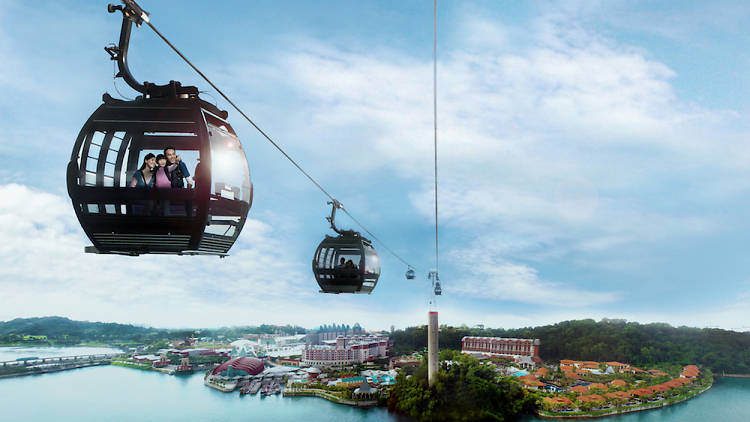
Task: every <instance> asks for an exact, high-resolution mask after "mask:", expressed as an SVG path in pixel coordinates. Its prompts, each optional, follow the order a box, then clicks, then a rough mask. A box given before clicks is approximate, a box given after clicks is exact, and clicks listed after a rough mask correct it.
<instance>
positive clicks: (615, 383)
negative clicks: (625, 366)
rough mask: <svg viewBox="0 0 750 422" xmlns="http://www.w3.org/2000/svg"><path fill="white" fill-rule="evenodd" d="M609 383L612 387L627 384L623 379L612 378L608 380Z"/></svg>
mask: <svg viewBox="0 0 750 422" xmlns="http://www.w3.org/2000/svg"><path fill="white" fill-rule="evenodd" d="M609 385H611V386H613V387H625V386H626V385H628V383H627V382H625V380H614V381H612V382H610V383H609Z"/></svg>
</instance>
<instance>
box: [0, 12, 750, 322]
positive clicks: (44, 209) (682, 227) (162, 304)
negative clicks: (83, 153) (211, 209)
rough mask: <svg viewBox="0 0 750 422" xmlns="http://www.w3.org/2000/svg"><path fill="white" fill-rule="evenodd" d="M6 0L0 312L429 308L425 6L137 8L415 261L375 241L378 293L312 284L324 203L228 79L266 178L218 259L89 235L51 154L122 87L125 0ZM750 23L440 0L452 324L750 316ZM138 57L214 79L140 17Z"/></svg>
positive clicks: (239, 317)
mask: <svg viewBox="0 0 750 422" xmlns="http://www.w3.org/2000/svg"><path fill="white" fill-rule="evenodd" d="M0 4H1V5H2V7H0V60H1V62H2V63H3V66H2V68H0V88H2V92H3V97H4V98H3V101H0V127H2V128H3V130H2V132H0V158H2V166H0V167H1V168H0V198H2V199H0V217H2V218H1V220H0V221H2V224H0V293H2V294H0V320H7V319H11V318H14V317H18V316H40V315H53V314H54V315H64V316H69V317H71V318H75V319H87V320H104V321H119V322H133V323H140V324H146V325H153V326H167V327H179V326H200V327H206V326H217V325H235V324H259V323H263V322H269V323H292V324H299V325H302V326H306V327H313V326H316V325H319V324H323V323H331V322H346V323H354V322H360V323H361V324H362V325H363V326H365V327H366V328H373V329H376V328H388V327H389V326H390V325H395V326H396V327H405V326H408V325H414V324H418V323H422V322H423V321H424V319H425V312H426V311H427V298H428V292H429V288H428V285H427V282H426V281H425V276H426V272H427V270H429V269H430V268H432V267H433V266H434V263H433V258H432V257H433V253H434V252H433V249H432V247H433V238H432V233H433V227H432V221H433V220H432V219H433V216H432V202H431V200H432V194H433V191H432V155H431V154H432V3H431V2H424V1H422V2H417V1H410V2H395V1H394V2H344V1H339V2H335V1H330V2H291V1H290V2H265V1H263V2H220V3H219V4H212V5H208V4H207V3H205V2H188V1H186V2H179V3H177V2H155V1H152V2H144V3H143V4H142V6H143V7H144V8H145V9H146V10H148V11H149V12H150V13H151V17H152V22H153V23H154V24H155V25H156V27H157V28H159V30H160V31H161V32H162V33H164V34H165V35H166V36H167V37H168V38H170V39H171V40H172V41H173V42H174V43H175V44H176V45H177V46H178V47H179V48H181V49H182V50H183V52H185V53H186V54H187V55H188V56H189V57H190V58H191V59H192V60H193V61H194V63H196V64H197V65H198V67H200V68H201V69H202V70H203V71H204V72H205V73H206V74H207V75H209V76H210V77H211V78H213V79H214V81H215V82H216V83H217V84H218V85H219V86H220V87H221V88H222V89H223V90H224V91H225V92H226V93H228V94H229V96H230V97H231V98H233V99H234V100H235V101H236V102H237V103H238V104H239V105H240V106H241V107H242V108H243V109H244V110H245V111H246V112H247V113H248V114H249V115H250V116H251V117H252V118H253V119H254V120H255V121H256V122H257V123H258V124H259V125H260V126H261V127H262V128H263V129H264V130H266V131H267V132H268V133H269V134H270V135H271V136H272V137H273V138H274V139H275V140H277V141H278V142H279V143H280V144H281V145H283V146H284V147H285V148H286V150H287V151H288V152H289V153H290V154H291V155H292V156H293V157H295V159H297V160H298V161H299V162H300V163H301V164H302V166H303V167H305V168H306V169H307V170H308V171H310V172H311V173H312V174H313V175H314V177H316V178H317V179H318V180H319V181H321V183H322V184H323V185H324V186H325V187H326V189H328V190H329V191H330V192H332V193H333V194H334V196H335V197H337V198H338V199H339V200H340V201H341V202H342V203H344V205H345V206H346V207H347V208H348V209H349V210H350V211H351V212H352V213H353V214H354V215H355V216H356V217H357V218H358V219H359V220H361V221H362V222H363V223H365V225H366V226H367V227H368V228H369V229H370V230H372V231H373V232H375V234H376V235H377V236H378V237H379V238H381V239H382V240H383V241H385V242H386V244H387V245H388V246H389V247H390V248H392V249H394V250H395V251H397V253H399V254H401V255H403V256H404V257H405V258H406V259H407V260H409V261H410V262H412V263H413V264H414V266H415V267H416V268H417V270H418V276H417V279H416V280H414V281H410V282H407V281H406V280H405V279H404V278H403V274H404V271H405V270H406V268H405V267H404V266H403V265H402V264H401V263H400V262H399V261H398V260H396V259H395V258H393V257H392V256H390V255H389V254H388V253H387V252H386V251H385V249H383V248H382V247H380V248H378V251H379V253H380V256H381V259H382V267H383V274H382V276H381V279H380V282H379V283H378V287H377V288H376V290H375V291H374V292H373V294H371V295H369V296H367V295H363V296H342V295H338V296H334V295H332V296H328V295H322V294H318V293H317V290H318V287H317V284H316V283H315V281H314V280H313V278H312V273H311V271H310V261H311V259H312V254H313V252H314V249H315V247H316V246H317V243H318V242H319V241H320V239H322V237H323V236H324V235H325V234H326V233H327V232H328V229H327V223H326V221H325V219H324V217H325V216H326V215H327V213H328V212H329V209H328V206H327V205H326V198H325V197H324V196H323V195H322V194H321V193H320V192H319V191H317V190H316V189H315V187H314V186H313V185H312V184H310V183H309V182H308V181H306V180H305V179H304V177H303V176H301V175H300V174H299V173H298V172H297V171H296V169H294V168H293V167H292V166H291V164H289V163H288V162H286V161H284V159H283V157H282V156H281V155H280V154H279V153H278V152H277V151H276V150H275V149H273V147H272V146H271V145H270V144H268V143H267V142H266V141H265V140H264V139H263V138H262V137H261V136H260V135H259V134H258V133H257V132H255V131H254V129H252V128H251V127H250V126H249V125H248V124H246V123H244V122H243V121H242V120H240V116H239V115H238V113H236V112H234V110H231V109H229V105H228V104H226V103H224V102H222V101H218V100H216V101H217V102H218V104H219V106H220V107H222V108H225V109H228V110H229V112H230V121H231V122H232V123H233V125H234V127H235V129H236V130H237V132H238V134H239V135H240V138H241V139H242V141H243V144H244V147H245V151H246V154H247V158H248V161H249V163H250V169H251V174H252V178H253V183H254V187H255V202H254V204H253V208H252V210H251V214H250V216H251V220H250V221H249V222H248V225H247V226H246V227H245V229H244V230H243V233H242V235H241V238H240V240H239V241H238V243H237V244H236V245H235V247H234V248H233V249H232V251H231V252H232V256H231V257H229V258H226V259H223V260H219V259H216V258H209V257H200V258H197V257H139V258H135V259H132V258H125V257H112V256H92V255H86V254H83V252H82V250H83V247H84V246H85V245H87V244H88V243H87V239H86V238H85V236H84V235H83V232H82V231H81V229H80V227H78V224H77V221H76V219H75V216H74V213H73V210H72V207H71V205H70V201H69V199H68V198H67V194H66V189H65V185H64V177H63V175H64V170H65V166H66V164H67V161H68V157H69V155H70V151H71V149H72V145H73V141H74V140H75V137H76V135H77V133H78V131H79V130H80V127H81V126H82V124H83V122H84V121H85V120H86V119H87V118H88V116H89V115H90V113H91V112H92V111H93V110H94V109H95V108H96V107H98V105H99V104H100V101H101V95H102V93H104V92H109V93H111V94H113V95H115V96H117V91H116V90H115V88H114V86H113V78H112V71H113V68H112V62H110V61H109V59H108V56H107V55H106V53H105V52H104V51H103V48H102V47H104V46H105V45H107V44H108V43H111V42H116V40H117V38H118V35H119V26H120V16H119V15H110V14H107V13H106V2H101V3H99V2H90V1H86V2H84V1H78V2H68V3H66V6H65V7H64V8H63V7H61V6H60V4H59V3H54V2H49V3H35V4H34V5H33V6H32V5H28V4H27V3H26V2H18V1H7V0H5V1H2V2H0ZM748 24H750V6H746V5H744V4H743V3H741V2H714V3H711V4H707V3H705V2H679V3H678V2H645V1H644V2H620V1H608V2H591V1H585V2H510V1H504V2H494V1H488V2H440V4H439V21H438V25H439V41H438V42H439V44H438V91H439V97H438V126H439V134H438V137H439V142H440V145H439V152H440V198H441V202H440V210H441V214H440V218H441V227H440V230H441V236H440V242H441V265H440V269H441V271H440V276H441V281H442V283H443V290H444V296H443V297H442V298H441V299H440V301H439V310H440V312H441V322H445V323H449V324H467V325H474V324H480V323H481V324H485V325H487V326H493V327H519V326H529V325H539V324H546V323H553V322H557V321H560V320H564V319H571V318H595V319H599V318H603V317H608V318H626V319H629V320H635V321H641V322H651V321H664V322H669V323H671V324H674V325H683V324H684V325H691V326H698V327H704V326H717V327H722V328H730V329H738V330H748V329H750V306H748V300H749V299H750V279H749V278H748V276H747V274H748V273H749V270H750V264H749V263H748V260H747V258H746V257H747V253H748V250H749V248H748V247H747V239H748V234H750V224H748V222H747V217H746V216H747V214H748V213H747V210H748V208H749V207H750V201H748V199H747V197H748V193H749V192H750V177H748V176H750V171H749V168H748V164H750V146H748V144H747V139H748V134H749V133H750V127H749V126H748V123H747V115H748V112H749V111H750V110H749V108H748V104H749V102H748V100H747V98H749V95H748V94H750V76H748V72H747V71H746V69H748V68H749V67H750V66H749V65H750V60H749V59H750V55H749V54H748V53H747V51H748V49H747V46H748V45H750V35H749V34H748V32H747V31H746V29H745V28H747V26H748ZM130 65H131V69H132V71H133V73H134V75H135V77H136V78H137V79H139V80H148V81H155V82H159V83H162V82H165V81H168V80H170V79H176V80H180V81H182V82H183V84H186V85H187V84H190V85H196V86H198V87H200V88H201V89H202V90H206V91H207V94H206V95H205V96H204V98H206V99H207V100H209V101H214V99H213V98H218V95H217V94H216V93H213V92H211V91H210V89H209V87H208V86H207V84H206V83H205V82H202V81H201V80H199V78H198V76H197V75H196V74H194V73H193V72H192V70H191V69H189V68H188V67H187V65H185V64H184V63H183V62H181V61H180V59H179V58H178V57H177V56H176V55H175V54H174V53H172V52H171V51H170V50H169V49H168V47H167V46H166V45H165V44H164V43H163V42H162V41H160V40H159V39H158V38H157V37H156V35H155V34H153V33H152V32H151V30H150V29H148V28H141V29H136V30H134V32H133V35H132V41H131V54H130ZM114 83H115V84H116V85H117V88H119V90H120V92H122V94H124V95H125V96H133V95H134V93H133V91H131V90H130V89H129V88H128V87H127V86H126V85H125V84H124V83H123V82H122V81H121V80H117V81H114ZM211 95H212V96H213V97H211ZM340 223H342V224H343V225H347V224H351V222H349V221H346V219H345V218H342V219H341V221H340ZM376 246H377V245H376ZM165 273H167V274H174V275H167V276H165Z"/></svg>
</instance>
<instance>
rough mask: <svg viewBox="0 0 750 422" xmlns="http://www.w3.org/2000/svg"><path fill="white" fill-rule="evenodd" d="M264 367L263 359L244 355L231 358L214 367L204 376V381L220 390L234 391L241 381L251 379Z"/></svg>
mask: <svg viewBox="0 0 750 422" xmlns="http://www.w3.org/2000/svg"><path fill="white" fill-rule="evenodd" d="M264 368H265V365H264V364H263V361H262V360H260V359H257V358H251V357H247V356H242V357H238V358H234V359H230V360H228V361H226V362H224V363H222V364H221V365H219V366H217V367H216V368H214V369H213V371H211V373H210V374H206V376H205V377H204V378H203V383H204V384H205V385H207V386H209V387H211V388H215V389H217V390H220V391H224V392H229V391H234V389H235V388H236V387H237V384H238V383H239V382H240V381H243V380H249V379H250V378H251V377H254V376H255V375H258V374H260V373H261V372H263V369H264Z"/></svg>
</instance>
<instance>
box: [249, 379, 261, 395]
mask: <svg viewBox="0 0 750 422" xmlns="http://www.w3.org/2000/svg"><path fill="white" fill-rule="evenodd" d="M260 386H261V382H260V381H253V382H252V383H251V384H250V387H249V389H250V394H255V393H257V392H258V390H260Z"/></svg>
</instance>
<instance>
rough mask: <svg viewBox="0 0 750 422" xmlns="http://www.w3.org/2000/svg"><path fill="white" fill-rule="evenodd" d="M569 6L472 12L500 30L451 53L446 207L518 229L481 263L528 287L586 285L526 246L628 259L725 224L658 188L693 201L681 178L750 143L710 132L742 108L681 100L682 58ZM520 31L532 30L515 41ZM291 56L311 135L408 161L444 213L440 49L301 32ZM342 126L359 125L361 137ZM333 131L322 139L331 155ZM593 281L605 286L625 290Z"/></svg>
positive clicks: (445, 116)
mask: <svg viewBox="0 0 750 422" xmlns="http://www.w3.org/2000/svg"><path fill="white" fill-rule="evenodd" d="M570 17H571V16H570V15H566V14H564V13H563V14H560V13H558V14H552V15H546V16H542V17H540V18H539V19H537V20H536V21H534V23H533V24H532V25H531V29H530V30H529V29H528V28H523V29H524V30H523V31H521V29H519V28H513V27H505V26H502V25H500V24H497V23H493V22H489V21H487V20H484V19H477V18H474V19H472V18H467V19H466V20H465V22H464V25H465V28H464V30H463V31H461V32H463V33H478V31H482V32H484V33H492V34H496V36H493V37H489V38H486V39H483V40H481V42H480V41H478V40H476V39H474V38H472V37H467V38H466V39H465V40H463V42H464V43H465V45H462V46H459V47H457V48H455V49H452V50H449V51H442V52H441V53H440V55H439V57H440V62H439V64H438V75H439V76H438V78H439V81H438V93H439V100H438V108H439V122H438V125H439V135H438V137H439V150H440V166H441V171H440V201H441V202H440V209H441V221H442V223H443V224H444V225H445V226H446V227H447V228H448V229H454V230H460V231H471V232H475V231H480V232H482V235H483V236H487V237H490V238H492V239H506V240H505V241H499V242H487V244H486V245H483V248H486V250H489V251H490V253H491V254H493V255H494V256H496V257H497V259H496V260H495V261H493V262H492V263H491V264H492V265H489V266H488V267H487V268H483V270H488V271H492V270H493V269H496V270H497V271H500V272H501V273H502V274H496V277H497V279H498V280H501V281H499V282H498V286H503V287H508V286H511V287H512V286H515V285H514V284H513V283H516V282H513V281H512V279H513V277H514V276H517V277H518V279H519V280H526V281H525V282H524V283H523V286H524V288H541V289H544V288H548V289H551V291H554V292H559V291H561V290H571V291H574V290H576V288H575V286H576V281H575V280H565V281H554V280H541V279H540V278H539V277H538V276H537V275H536V274H537V272H536V270H535V269H534V268H531V267H529V266H528V265H530V264H519V262H517V261H515V260H516V259H518V258H524V259H525V260H527V261H528V260H538V259H540V258H543V257H545V256H557V257H559V256H564V255H565V254H566V253H569V252H571V251H577V252H582V253H589V254H594V253H595V254H603V253H609V254H610V257H609V258H608V259H606V260H609V261H612V262H610V263H609V264H608V265H611V266H612V267H617V266H618V264H617V263H616V262H615V261H617V260H618V259H619V258H618V256H621V255H620V254H619V253H618V252H619V251H621V250H622V248H628V247H634V246H635V247H641V246H643V245H647V244H653V243H655V242H660V241H665V240H675V239H681V238H684V237H686V236H693V235H697V234H705V233H707V232H710V231H715V230H721V229H724V227H722V223H721V222H718V221H714V220H712V219H711V218H710V217H707V216H705V215H704V214H698V213H696V214H691V213H690V212H688V211H685V210H682V209H680V211H678V212H674V211H665V210H663V209H659V208H655V207H653V206H652V204H650V203H649V201H650V200H651V199H659V198H661V197H662V196H663V195H665V194H667V193H669V194H673V195H675V196H676V197H677V198H676V201H681V200H683V198H681V195H684V194H685V192H683V189H684V184H685V182H686V181H685V180H680V179H681V178H689V177H691V176H694V174H695V173H694V172H696V171H699V172H711V171H714V170H716V171H720V172H724V171H729V172H731V171H736V170H737V169H738V168H739V166H738V165H735V164H732V163H729V162H728V161H727V159H726V157H722V155H723V154H724V152H721V153H717V151H716V150H717V149H718V150H721V151H727V150H730V151H736V152H738V154H732V156H733V157H735V158H736V157H739V156H747V154H746V153H744V154H741V152H742V151H743V149H742V148H740V147H739V146H738V145H737V144H735V143H734V141H735V140H736V139H738V138H739V137H740V136H741V132H737V133H732V134H729V136H727V137H722V138H721V139H719V140H717V137H716V136H713V135H710V133H712V132H713V131H714V129H716V130H718V131H722V132H723V133H726V131H725V130H724V129H723V127H724V126H725V125H726V124H727V123H731V122H735V121H736V118H737V115H736V113H733V112H729V111H724V110H718V111H714V110H709V109H706V108H703V107H701V106H699V105H696V104H693V103H690V102H685V101H682V100H681V99H680V98H679V97H678V95H677V93H676V91H675V89H674V88H673V86H672V84H671V81H672V80H673V79H674V78H675V77H676V76H677V74H676V72H675V70H673V69H671V68H669V67H668V66H666V65H665V64H663V63H662V62H660V61H658V60H655V59H653V58H651V57H649V55H648V53H647V52H646V51H643V50H642V49H640V48H637V47H632V46H627V45H621V44H618V43H617V42H616V41H615V40H612V39H608V38H606V37H604V36H602V35H601V34H599V33H596V32H593V31H591V30H588V29H586V28H585V27H584V26H583V25H580V24H579V23H578V22H576V21H575V20H573V21H571V20H566V19H565V18H570ZM521 32H522V33H523V34H524V36H525V39H524V40H522V41H521V42H520V43H517V42H516V41H518V34H519V33H521ZM495 38H496V40H495ZM493 42H494V47H495V48H490V47H488V44H493ZM477 43H479V44H477ZM463 47H465V48H463ZM282 57H283V58H282V59H280V60H279V65H280V67H281V68H283V69H284V71H283V72H281V73H280V74H283V75H284V77H285V78H288V80H289V82H288V84H289V85H292V86H295V87H298V89H299V90H301V94H300V95H301V97H302V98H305V99H306V101H308V102H309V104H308V105H309V108H308V105H306V106H305V108H306V109H307V110H308V111H309V115H310V116H311V117H310V119H311V121H312V122H314V123H315V125H313V126H312V127H306V129H307V130H309V131H310V132H309V134H308V136H310V137H315V134H319V135H320V137H321V138H323V139H325V146H326V148H324V150H326V151H340V152H341V155H342V156H347V157H348V156H359V155H362V148H363V145H366V146H367V148H368V150H367V152H366V154H365V155H364V156H366V157H375V159H372V160H364V161H361V160H352V161H351V162H346V161H344V162H339V163H337V169H338V170H341V169H340V167H343V168H344V169H346V168H347V167H351V168H352V169H355V168H356V169H358V170H363V169H364V170H367V169H371V168H376V167H378V166H382V167H386V168H393V169H395V171H397V172H398V174H400V175H402V177H404V178H406V179H407V180H414V181H416V182H418V183H419V186H421V187H422V188H421V189H414V190H413V191H412V193H411V202H412V205H413V206H414V208H415V209H417V210H419V211H420V212H421V214H422V215H423V216H424V217H425V218H426V219H427V218H430V217H431V215H432V212H433V208H432V206H431V205H430V203H431V198H432V195H433V193H432V183H431V177H432V169H431V166H432V116H431V110H432V107H431V105H432V104H431V100H432V90H431V89H432V86H431V82H432V81H431V76H432V75H431V70H432V69H431V63H430V61H429V60H424V59H415V58H413V57H408V56H405V55H403V54H401V53H399V52H394V51H382V50H379V51H369V52H367V53H355V52H351V51H346V50H343V49H338V48H335V47H333V46H330V45H324V44H321V43H315V42H310V43H307V44H305V43H299V44H298V47H297V48H296V49H295V50H293V51H289V52H287V53H286V54H285V55H283V56H282ZM337 128H346V130H347V133H348V134H351V132H353V131H355V132H356V129H354V130H353V129H352V128H358V129H360V130H361V133H360V132H357V135H358V136H357V142H356V143H354V142H351V137H350V136H340V135H338V134H336V129H337ZM332 133H333V135H331V134H332ZM319 146H320V145H319V144H317V143H316V144H314V146H313V145H311V146H310V148H311V149H310V150H309V153H310V154H312V155H313V156H315V155H316V154H319V153H320V152H319V151H316V150H315V149H317V150H319V149H320V148H319ZM313 148H315V149H313ZM358 154H359V155H358ZM323 159H325V158H323ZM742 172H743V173H744V172H746V171H745V170H742ZM734 176H736V174H735V175H734ZM734 179H736V177H727V178H721V180H719V179H713V180H702V181H701V182H700V183H701V187H700V188H697V189H694V190H693V191H691V192H690V194H691V195H695V193H694V191H695V190H697V191H698V195H700V196H701V197H703V196H704V195H710V192H719V191H726V190H727V189H728V188H727V182H729V184H730V185H736V184H737V183H738V182H736V181H734ZM740 179H742V178H740ZM691 182H692V181H691ZM738 189H742V188H738ZM733 192H737V190H735V191H733ZM692 199H695V197H693V198H692ZM678 209H679V208H678ZM686 209H689V208H687V207H686ZM451 248H452V249H453V252H454V254H453V255H452V256H454V257H455V256H461V255H462V254H467V253H469V254H470V253H473V252H472V251H471V248H470V247H467V246H466V245H462V244H458V245H453V246H451ZM444 250H445V249H444ZM606 260H605V261H606ZM620 264H622V263H620ZM459 265H460V264H459ZM631 265H633V266H637V265H638V264H637V263H631ZM619 266H620V267H621V265H619ZM521 270H523V271H521ZM516 271H521V273H516ZM524 271H525V272H524ZM514 274H515V275H514ZM517 282H518V281H517ZM515 290H516V291H520V290H522V288H521V287H520V286H518V287H517V288H516V289H515ZM468 291H469V290H466V291H463V293H466V294H468ZM503 294H504V295H505V296H504V298H506V299H507V298H511V300H521V301H523V299H521V298H520V295H519V294H508V293H507V292H506V293H503ZM584 294H587V293H586V292H584ZM591 295H592V296H591V297H589V298H587V299H590V300H591V301H597V300H605V301H606V300H611V298H612V294H611V293H596V292H591ZM496 296H497V297H500V296H501V295H500V294H499V293H498V294H497V295H496ZM550 297H552V296H550ZM545 300H546V299H545ZM550 300H552V299H550Z"/></svg>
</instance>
